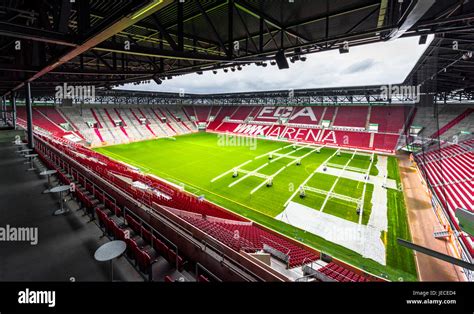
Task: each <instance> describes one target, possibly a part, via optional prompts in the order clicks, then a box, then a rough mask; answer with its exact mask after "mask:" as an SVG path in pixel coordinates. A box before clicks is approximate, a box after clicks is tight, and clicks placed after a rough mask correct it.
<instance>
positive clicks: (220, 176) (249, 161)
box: [211, 159, 252, 183]
mask: <svg viewBox="0 0 474 314" xmlns="http://www.w3.org/2000/svg"><path fill="white" fill-rule="evenodd" d="M251 162H252V159H250V160H247V161H246V162H244V163H243V164H240V165H238V166H237V167H235V168H240V167H243V166H245V165H246V164H248V163H251ZM235 168H232V169H230V170H229V171H226V172H224V173H223V174H220V175H218V176H217V177H215V178H214V179H212V180H211V183H212V182H214V181H217V180H219V179H220V178H222V177H223V176H225V175H227V174H229V173H231V172H232V171H234V169H235Z"/></svg>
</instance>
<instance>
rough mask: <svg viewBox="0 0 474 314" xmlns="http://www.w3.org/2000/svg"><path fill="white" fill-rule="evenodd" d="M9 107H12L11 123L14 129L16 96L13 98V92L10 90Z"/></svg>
mask: <svg viewBox="0 0 474 314" xmlns="http://www.w3.org/2000/svg"><path fill="white" fill-rule="evenodd" d="M10 101H11V107H12V108H11V109H12V124H13V128H14V129H15V130H16V98H15V92H12V94H11V99H10Z"/></svg>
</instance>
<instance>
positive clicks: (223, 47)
mask: <svg viewBox="0 0 474 314" xmlns="http://www.w3.org/2000/svg"><path fill="white" fill-rule="evenodd" d="M195 3H196V5H197V7H198V9H199V11H200V12H201V14H202V16H203V17H204V19H205V20H206V22H207V24H209V26H210V27H211V30H212V32H213V33H214V36H215V37H216V39H217V41H218V42H219V46H220V47H221V48H222V50H223V51H225V52H226V54H227V55H229V51H228V50H227V48H226V46H225V44H224V42H223V41H222V38H221V36H220V35H219V33H218V32H217V29H216V27H215V26H214V24H213V23H212V20H211V18H210V17H209V15H208V14H207V12H206V10H204V8H203V7H202V4H201V3H200V2H199V1H195Z"/></svg>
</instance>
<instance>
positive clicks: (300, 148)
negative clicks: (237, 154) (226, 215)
mask: <svg viewBox="0 0 474 314" xmlns="http://www.w3.org/2000/svg"><path fill="white" fill-rule="evenodd" d="M290 146H291V145H290ZM308 147H310V145H305V146H300V147H299V148H298V149H296V150H293V151H291V152H289V153H287V154H282V155H281V156H280V157H278V158H276V159H274V160H272V161H270V162H267V163H265V164H263V165H262V166H260V167H258V168H257V169H255V170H252V171H250V172H248V173H247V174H246V175H245V176H243V177H242V178H240V179H238V180H237V181H234V182H232V183H231V184H229V186H228V187H233V186H234V185H236V184H237V183H239V182H241V181H242V180H245V179H246V178H248V177H249V176H257V177H260V178H262V177H266V179H269V178H272V179H273V178H274V177H275V176H276V175H278V174H279V173H280V172H282V171H283V170H285V169H286V167H287V166H289V165H291V164H292V163H294V162H296V161H297V160H293V161H291V162H290V163H288V164H287V165H285V166H283V167H282V168H280V169H279V170H278V171H277V172H275V173H274V174H272V175H264V174H261V173H258V170H260V169H262V168H264V167H266V166H268V165H269V164H270V163H271V162H275V161H277V160H279V159H281V158H285V157H289V155H291V154H293V153H295V152H296V151H299V150H302V149H304V148H308ZM317 149H318V148H315V149H313V150H312V151H310V152H308V153H307V154H305V155H304V156H301V157H299V158H298V159H302V158H304V157H306V156H309V154H311V153H312V152H314V151H316V150H317ZM291 157H293V156H291ZM238 170H239V169H237V171H238ZM265 183H266V181H264V182H262V183H261V184H260V185H258V186H257V187H256V188H255V189H253V190H252V191H251V192H250V194H253V193H254V192H256V191H257V190H258V189H260V188H261V187H262V186H263V185H264V184H265Z"/></svg>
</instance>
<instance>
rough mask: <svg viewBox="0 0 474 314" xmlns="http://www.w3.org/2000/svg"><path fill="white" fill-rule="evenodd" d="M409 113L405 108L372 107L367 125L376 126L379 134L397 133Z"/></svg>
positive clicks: (407, 108)
mask: <svg viewBox="0 0 474 314" xmlns="http://www.w3.org/2000/svg"><path fill="white" fill-rule="evenodd" d="M409 113H410V107H405V106H403V107H402V106H373V107H372V108H371V112H370V120H369V123H374V124H378V125H379V127H378V131H379V132H388V133H399V132H400V130H401V129H402V128H403V126H404V124H405V121H406V120H407V118H408V115H409Z"/></svg>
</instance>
